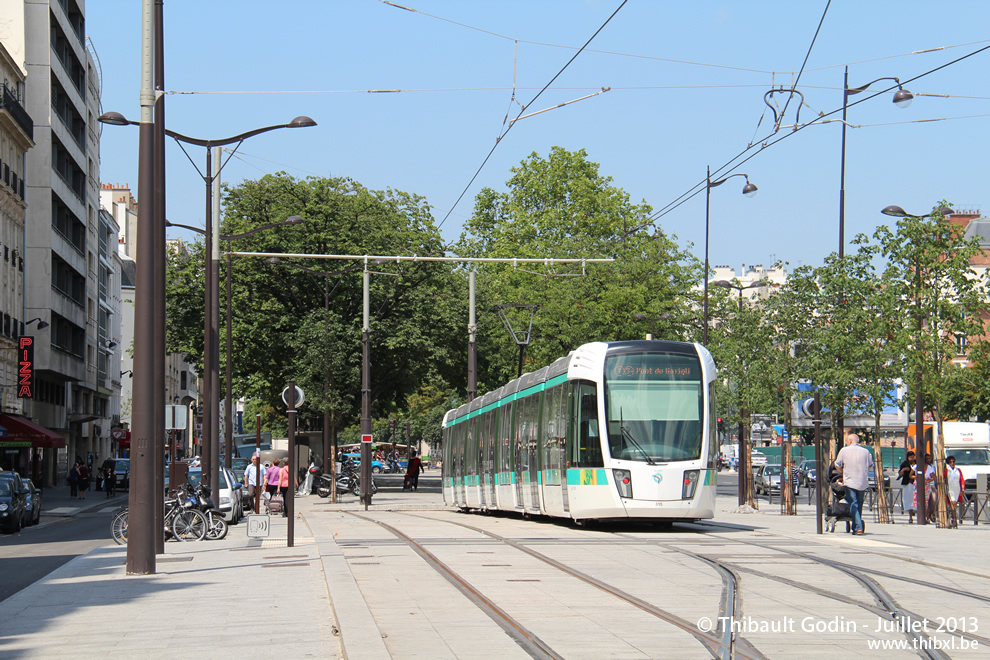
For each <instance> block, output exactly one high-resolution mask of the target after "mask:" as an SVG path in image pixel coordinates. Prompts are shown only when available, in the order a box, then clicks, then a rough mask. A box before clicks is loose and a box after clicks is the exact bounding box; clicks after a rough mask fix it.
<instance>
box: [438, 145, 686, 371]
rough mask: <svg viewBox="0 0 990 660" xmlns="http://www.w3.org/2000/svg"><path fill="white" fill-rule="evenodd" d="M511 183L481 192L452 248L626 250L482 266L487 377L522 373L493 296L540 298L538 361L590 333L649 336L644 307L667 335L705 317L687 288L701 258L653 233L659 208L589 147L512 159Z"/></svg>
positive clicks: (467, 251) (500, 252)
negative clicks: (622, 184)
mask: <svg viewBox="0 0 990 660" xmlns="http://www.w3.org/2000/svg"><path fill="white" fill-rule="evenodd" d="M506 188H507V189H506V190H505V191H503V192H498V191H495V190H492V189H490V188H485V189H484V190H482V191H481V193H479V194H478V196H477V198H476V200H475V208H474V212H473V214H472V216H471V218H470V219H469V220H468V221H467V222H466V223H465V225H464V233H463V234H462V235H461V238H460V241H459V242H458V244H457V245H456V246H455V248H454V250H455V252H456V253H457V254H458V255H460V256H465V257H499V258H540V259H545V258H602V257H614V258H615V260H616V261H615V263H612V264H604V265H595V264H588V265H586V266H584V267H582V265H580V264H577V265H571V266H563V265H558V266H546V267H544V266H543V265H538V264H518V265H517V266H514V265H506V264H481V265H479V266H478V267H477V271H478V288H477V290H478V308H479V310H481V311H480V312H479V314H478V333H479V339H478V343H479V346H480V347H481V350H480V351H479V383H484V384H487V386H488V387H497V386H498V385H500V384H501V383H502V382H504V381H506V380H508V379H510V378H513V377H515V375H516V365H517V360H518V355H519V353H518V349H517V347H516V346H515V344H514V343H512V341H511V339H510V338H509V336H508V332H507V330H506V329H505V327H504V326H503V325H502V323H501V322H500V320H499V319H498V317H497V316H496V315H495V314H494V313H491V312H487V313H486V312H485V310H486V309H490V308H491V306H492V305H495V304H531V305H539V310H538V311H537V313H536V317H535V319H534V329H533V337H532V342H531V344H530V346H529V347H528V348H527V350H526V362H527V365H528V368H533V367H539V366H542V365H545V364H549V362H551V361H552V360H554V359H556V358H558V357H561V356H562V355H566V354H567V353H568V352H569V351H571V350H573V349H574V348H575V347H576V346H579V345H581V344H582V343H585V342H589V341H611V340H624V339H632V338H636V337H641V336H642V335H643V334H645V332H649V331H650V329H649V328H650V321H646V322H645V324H644V322H634V321H633V320H632V315H633V314H634V313H636V312H641V313H643V314H646V315H647V316H648V317H650V318H653V319H656V325H657V334H658V335H659V336H663V337H667V338H674V337H675V336H679V335H681V334H683V332H684V331H683V328H684V325H685V323H686V322H688V320H689V319H694V318H696V317H697V312H696V311H695V310H693V309H692V308H691V300H690V299H689V298H688V296H689V295H690V294H688V293H687V292H690V291H691V290H692V287H693V286H694V285H695V284H696V283H697V282H699V281H700V276H701V273H700V270H701V269H700V267H699V266H698V263H697V260H696V259H694V257H692V256H691V255H689V254H688V253H686V252H684V251H683V250H681V249H680V248H679V247H678V246H677V244H676V243H675V241H674V239H673V238H671V237H668V236H667V235H665V234H664V233H663V232H661V231H659V230H656V231H655V233H653V234H650V233H649V232H648V229H649V228H651V227H653V225H652V222H651V220H650V213H651V209H650V207H649V206H648V205H647V204H645V203H640V204H633V203H632V202H630V200H629V195H628V194H627V193H626V192H625V191H624V190H622V189H621V188H619V187H617V186H615V185H614V184H613V182H612V179H611V178H610V177H606V176H603V175H602V174H600V173H599V165H598V164H597V163H594V162H591V161H589V160H588V159H587V153H586V152H585V151H584V150H579V151H575V152H571V151H567V150H566V149H563V148H561V147H553V148H552V149H551V151H550V154H549V155H548V156H547V157H546V158H542V157H541V156H539V155H538V154H536V153H533V154H532V155H530V157H529V158H528V159H526V160H524V161H522V162H521V163H520V165H519V166H518V167H515V168H513V169H512V176H511V178H510V179H509V180H508V181H507V182H506ZM668 315H669V316H668Z"/></svg>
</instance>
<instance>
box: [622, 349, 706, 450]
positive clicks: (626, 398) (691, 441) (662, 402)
mask: <svg viewBox="0 0 990 660" xmlns="http://www.w3.org/2000/svg"><path fill="white" fill-rule="evenodd" d="M704 392H705V388H704V383H702V380H701V364H700V362H699V361H698V358H697V357H695V356H691V355H677V354H670V353H620V354H617V355H612V356H608V357H607V358H606V360H605V415H606V418H607V428H608V444H609V451H610V453H611V455H612V458H617V459H622V460H630V461H642V462H645V463H650V464H654V463H666V462H669V461H687V460H696V459H698V458H701V450H702V446H701V445H702V427H703V421H704V414H703V413H704Z"/></svg>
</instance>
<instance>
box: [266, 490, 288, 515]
mask: <svg viewBox="0 0 990 660" xmlns="http://www.w3.org/2000/svg"><path fill="white" fill-rule="evenodd" d="M264 500H265V512H266V513H268V514H269V515H272V514H280V513H282V512H283V511H284V510H285V500H284V499H283V498H282V494H281V493H278V494H276V495H269V494H268V493H267V492H266V493H265V496H264Z"/></svg>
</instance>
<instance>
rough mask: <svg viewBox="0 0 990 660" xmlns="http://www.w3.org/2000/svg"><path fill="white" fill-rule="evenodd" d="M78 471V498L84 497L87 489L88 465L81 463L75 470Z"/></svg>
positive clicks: (82, 498)
mask: <svg viewBox="0 0 990 660" xmlns="http://www.w3.org/2000/svg"><path fill="white" fill-rule="evenodd" d="M77 471H78V472H79V499H81V500H84V499H86V491H87V490H89V466H88V465H86V464H85V463H83V464H82V465H80V466H79V469H78V470H77Z"/></svg>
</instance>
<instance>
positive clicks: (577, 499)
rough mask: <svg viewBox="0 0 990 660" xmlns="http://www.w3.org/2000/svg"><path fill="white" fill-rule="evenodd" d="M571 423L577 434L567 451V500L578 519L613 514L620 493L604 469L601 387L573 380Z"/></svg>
mask: <svg viewBox="0 0 990 660" xmlns="http://www.w3.org/2000/svg"><path fill="white" fill-rule="evenodd" d="M572 388H573V394H572V397H571V411H570V417H571V423H572V424H573V425H574V433H573V436H572V438H571V440H572V441H571V444H570V446H569V447H568V452H567V463H568V467H567V475H566V481H567V501H568V508H569V509H570V517H571V518H574V519H575V520H582V519H587V518H601V517H609V518H611V517H614V516H615V508H616V506H617V505H619V503H618V496H617V492H616V490H615V487H614V485H612V484H611V483H610V481H609V478H608V475H607V473H606V471H605V459H604V448H603V445H602V443H603V441H604V440H603V437H602V433H601V427H600V425H599V419H598V418H599V412H598V386H597V385H596V384H595V383H593V382H590V381H585V380H579V381H574V382H573V385H572Z"/></svg>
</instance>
